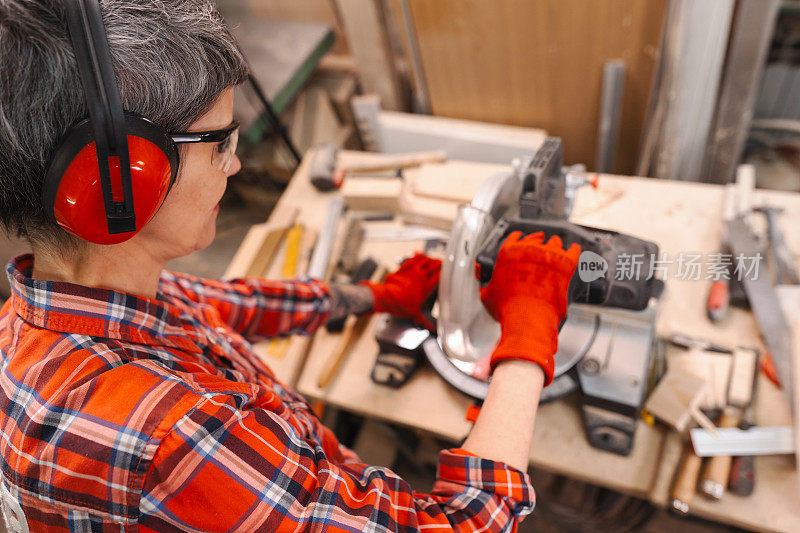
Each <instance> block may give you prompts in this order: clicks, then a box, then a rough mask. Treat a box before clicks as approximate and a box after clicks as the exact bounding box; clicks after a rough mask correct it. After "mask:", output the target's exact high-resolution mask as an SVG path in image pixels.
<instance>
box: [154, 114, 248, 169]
mask: <svg viewBox="0 0 800 533" xmlns="http://www.w3.org/2000/svg"><path fill="white" fill-rule="evenodd" d="M170 137H172V142H174V143H175V144H183V143H214V149H213V151H212V152H211V165H212V166H213V167H214V168H216V169H217V170H220V171H222V172H228V170H230V168H231V164H232V163H233V158H234V156H235V155H236V145H237V144H239V123H238V122H233V124H231V125H230V126H228V127H227V128H225V129H222V130H214V131H190V132H186V133H171V134H170Z"/></svg>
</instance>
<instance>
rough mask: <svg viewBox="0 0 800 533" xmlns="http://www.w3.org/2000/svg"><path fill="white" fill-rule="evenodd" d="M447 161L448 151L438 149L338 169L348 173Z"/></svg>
mask: <svg viewBox="0 0 800 533" xmlns="http://www.w3.org/2000/svg"><path fill="white" fill-rule="evenodd" d="M445 161H447V152H445V151H444V150H436V151H433V152H422V153H419V154H409V155H400V156H387V157H386V158H385V159H384V160H382V161H380V162H378V163H364V164H359V165H344V166H342V167H340V168H339V169H338V170H342V171H344V172H346V173H348V174H356V173H367V172H380V171H383V170H395V169H397V168H412V167H419V166H422V165H424V164H428V163H444V162H445Z"/></svg>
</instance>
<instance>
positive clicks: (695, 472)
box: [669, 440, 703, 515]
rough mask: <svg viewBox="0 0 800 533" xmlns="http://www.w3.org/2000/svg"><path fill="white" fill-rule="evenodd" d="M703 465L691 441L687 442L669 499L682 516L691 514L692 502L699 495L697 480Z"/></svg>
mask: <svg viewBox="0 0 800 533" xmlns="http://www.w3.org/2000/svg"><path fill="white" fill-rule="evenodd" d="M702 465H703V459H702V458H701V457H698V456H697V454H696V453H694V449H693V448H692V443H691V441H688V440H687V442H686V446H685V448H684V451H683V460H682V461H681V465H680V467H679V468H678V470H677V471H676V473H675V479H674V480H673V483H672V490H671V491H670V498H669V500H670V505H671V507H672V509H673V510H674V511H676V512H677V513H679V514H681V515H685V514H688V513H689V510H690V508H691V505H692V500H694V496H695V494H697V478H698V476H699V475H700V467H701V466H702Z"/></svg>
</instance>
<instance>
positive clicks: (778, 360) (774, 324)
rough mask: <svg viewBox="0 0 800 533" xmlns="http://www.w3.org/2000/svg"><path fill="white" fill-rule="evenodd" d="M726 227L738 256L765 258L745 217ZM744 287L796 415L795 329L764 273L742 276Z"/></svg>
mask: <svg viewBox="0 0 800 533" xmlns="http://www.w3.org/2000/svg"><path fill="white" fill-rule="evenodd" d="M725 225H726V229H727V237H728V243H729V244H730V247H731V250H732V251H733V254H734V256H740V255H741V256H743V257H757V256H759V255H760V257H764V255H765V254H764V246H763V245H762V244H761V243H760V242H759V240H758V239H757V238H756V236H755V235H754V234H753V232H752V231H751V229H750V227H749V226H748V225H747V223H746V222H745V221H744V218H743V217H741V216H738V217H735V218H734V219H732V220H730V221H727V222H726V223H725ZM742 284H743V285H744V290H745V293H746V294H747V299H748V301H749V302H750V307H751V308H752V310H753V314H754V315H755V317H756V321H757V322H758V327H759V329H760V330H761V335H762V337H764V343H765V344H766V345H767V348H768V349H769V351H770V353H771V354H772V360H773V361H774V363H775V368H776V369H777V371H778V376H779V377H780V380H781V385H782V387H783V390H784V391H785V392H786V395H787V397H788V398H789V404H790V405H791V408H792V412H794V411H795V405H794V391H793V389H792V384H793V383H794V381H793V373H792V371H793V369H792V344H791V330H790V329H789V324H788V323H787V322H786V317H785V316H784V314H783V310H782V309H781V304H780V300H779V299H778V295H777V293H776V292H775V287H774V286H773V285H772V283H771V282H770V280H769V277H768V276H766V275H764V273H763V272H762V273H761V275H757V276H746V275H745V276H742Z"/></svg>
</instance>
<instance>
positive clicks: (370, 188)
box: [341, 176, 404, 213]
mask: <svg viewBox="0 0 800 533" xmlns="http://www.w3.org/2000/svg"><path fill="white" fill-rule="evenodd" d="M403 186H404V184H403V180H401V179H398V178H378V177H376V178H372V177H367V176H364V177H361V176H359V177H350V176H348V177H346V178H345V179H344V183H343V184H342V189H341V194H342V196H343V197H344V205H345V206H346V207H347V208H348V209H353V210H355V211H382V212H388V213H397V212H398V211H400V196H401V195H402V193H403Z"/></svg>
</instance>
